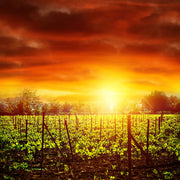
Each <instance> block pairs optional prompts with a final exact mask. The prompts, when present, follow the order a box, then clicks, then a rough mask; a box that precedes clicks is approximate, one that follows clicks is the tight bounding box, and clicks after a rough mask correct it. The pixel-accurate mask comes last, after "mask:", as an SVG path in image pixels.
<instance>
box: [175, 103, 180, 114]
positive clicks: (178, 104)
mask: <svg viewBox="0 0 180 180" xmlns="http://www.w3.org/2000/svg"><path fill="white" fill-rule="evenodd" d="M175 112H178V113H180V102H178V103H177V104H176V106H175Z"/></svg>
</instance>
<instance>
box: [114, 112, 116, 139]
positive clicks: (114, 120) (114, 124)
mask: <svg viewBox="0 0 180 180" xmlns="http://www.w3.org/2000/svg"><path fill="white" fill-rule="evenodd" d="M114 131H115V136H114V137H115V141H116V114H115V118H114Z"/></svg>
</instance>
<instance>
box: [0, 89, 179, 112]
mask: <svg viewBox="0 0 180 180" xmlns="http://www.w3.org/2000/svg"><path fill="white" fill-rule="evenodd" d="M103 111H108V110H107V109H102V108H101V107H99V106H98V105H96V104H85V103H76V104H72V103H69V102H64V103H59V102H58V101H52V102H43V101H42V100H41V99H40V97H39V96H38V95H37V93H36V91H32V90H29V89H25V90H23V92H21V93H20V94H19V96H17V97H14V98H6V99H2V100H1V101H0V115H40V114H42V112H45V113H46V114H50V115H56V114H60V113H81V112H87V113H97V112H103ZM124 111H126V112H133V113H142V112H148V113H161V112H164V113H166V112H168V113H180V98H179V97H177V96H170V97H168V96H167V95H166V94H165V93H164V92H161V91H154V92H152V93H151V94H149V95H147V96H144V97H143V98H142V102H141V106H137V104H136V103H134V104H133V105H131V106H128V108H127V107H121V108H120V106H119V107H117V108H116V112H121V113H124Z"/></svg>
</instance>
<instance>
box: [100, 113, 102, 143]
mask: <svg viewBox="0 0 180 180" xmlns="http://www.w3.org/2000/svg"><path fill="white" fill-rule="evenodd" d="M101 131H102V116H101V118H100V140H101Z"/></svg>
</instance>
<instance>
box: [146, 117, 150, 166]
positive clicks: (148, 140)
mask: <svg viewBox="0 0 180 180" xmlns="http://www.w3.org/2000/svg"><path fill="white" fill-rule="evenodd" d="M146 140H147V142H146V144H147V151H146V153H147V156H148V154H149V152H148V151H149V119H148V120H147V139H146ZM146 164H147V165H148V164H149V163H148V160H147V158H146Z"/></svg>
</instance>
